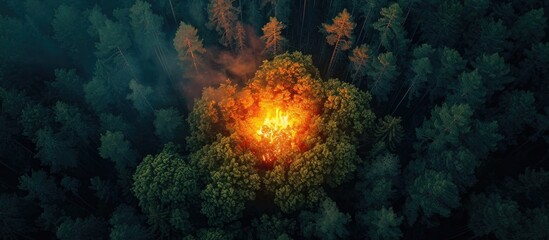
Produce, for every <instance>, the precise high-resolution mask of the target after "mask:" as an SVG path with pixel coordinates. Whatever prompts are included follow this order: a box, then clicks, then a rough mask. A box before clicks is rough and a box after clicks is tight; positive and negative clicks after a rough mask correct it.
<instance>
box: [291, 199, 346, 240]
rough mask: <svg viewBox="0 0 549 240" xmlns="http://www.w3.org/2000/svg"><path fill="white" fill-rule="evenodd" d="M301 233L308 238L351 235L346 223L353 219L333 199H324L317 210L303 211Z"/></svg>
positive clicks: (336, 237) (331, 237) (300, 217)
mask: <svg viewBox="0 0 549 240" xmlns="http://www.w3.org/2000/svg"><path fill="white" fill-rule="evenodd" d="M299 219H300V226H301V233H302V234H303V236H305V237H307V238H311V237H316V238H322V239H339V238H345V237H348V236H349V232H348V230H347V228H346V226H345V225H347V223H349V222H350V221H351V217H350V216H349V215H348V214H345V213H342V212H340V211H339V209H338V208H337V206H336V204H335V202H333V201H332V200H331V199H325V200H324V201H322V203H321V205H320V208H319V209H318V211H317V212H309V211H303V212H301V214H300V216H299Z"/></svg>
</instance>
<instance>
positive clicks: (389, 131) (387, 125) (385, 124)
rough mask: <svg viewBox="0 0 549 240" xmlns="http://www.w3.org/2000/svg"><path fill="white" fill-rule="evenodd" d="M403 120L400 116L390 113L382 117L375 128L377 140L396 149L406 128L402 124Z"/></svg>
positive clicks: (391, 148) (390, 148)
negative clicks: (390, 114)
mask: <svg viewBox="0 0 549 240" xmlns="http://www.w3.org/2000/svg"><path fill="white" fill-rule="evenodd" d="M401 121H402V119H401V118H400V117H393V116H389V115H387V116H385V117H383V118H380V119H379V122H378V124H377V125H376V127H375V130H374V137H375V138H376V141H378V142H383V143H384V144H385V146H387V147H388V148H389V150H395V149H396V147H397V145H398V144H400V142H401V141H402V137H403V136H404V129H403V128H402V126H401V125H400V123H401Z"/></svg>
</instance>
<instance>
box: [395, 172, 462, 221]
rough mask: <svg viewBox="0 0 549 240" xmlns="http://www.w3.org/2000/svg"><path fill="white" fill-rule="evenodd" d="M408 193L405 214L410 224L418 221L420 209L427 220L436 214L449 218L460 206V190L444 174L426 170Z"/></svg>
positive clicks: (410, 187) (409, 188)
mask: <svg viewBox="0 0 549 240" xmlns="http://www.w3.org/2000/svg"><path fill="white" fill-rule="evenodd" d="M407 191H408V194H409V198H408V199H407V200H406V205H405V210H404V213H405V214H406V218H407V220H408V223H409V224H412V223H414V222H415V221H416V219H417V216H418V215H417V211H418V210H419V209H421V213H422V214H423V215H424V216H425V217H427V218H428V217H431V216H432V215H435V214H436V215H441V216H444V217H448V216H450V212H451V210H452V209H454V208H456V207H458V206H459V193H458V188H457V186H456V185H455V184H454V183H452V180H451V178H450V177H448V176H447V175H446V174H444V173H442V172H438V171H433V170H425V172H424V173H422V174H421V175H420V176H419V177H418V178H416V179H415V180H414V182H413V183H412V184H411V185H410V186H409V187H408V189H407Z"/></svg>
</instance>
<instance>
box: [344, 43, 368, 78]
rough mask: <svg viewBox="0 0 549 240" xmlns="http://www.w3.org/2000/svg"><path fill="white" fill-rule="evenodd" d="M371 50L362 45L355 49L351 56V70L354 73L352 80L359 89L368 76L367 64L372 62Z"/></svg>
mask: <svg viewBox="0 0 549 240" xmlns="http://www.w3.org/2000/svg"><path fill="white" fill-rule="evenodd" d="M369 48H370V47H369V46H368V45H366V44H362V45H360V46H358V47H356V48H355V49H353V53H352V55H351V56H349V60H350V61H351V64H350V68H351V71H352V73H351V79H353V83H354V84H355V85H356V86H358V87H360V85H361V83H362V78H363V77H364V76H365V75H366V67H367V66H368V65H367V63H368V62H369V60H370V53H369V52H370V49H369Z"/></svg>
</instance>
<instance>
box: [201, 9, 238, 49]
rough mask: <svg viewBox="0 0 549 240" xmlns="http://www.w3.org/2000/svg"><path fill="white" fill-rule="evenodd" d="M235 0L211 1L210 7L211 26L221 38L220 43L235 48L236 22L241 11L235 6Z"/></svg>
mask: <svg viewBox="0 0 549 240" xmlns="http://www.w3.org/2000/svg"><path fill="white" fill-rule="evenodd" d="M233 2H234V0H211V1H210V4H209V5H208V16H209V19H210V22H209V23H208V24H209V26H211V27H214V28H215V30H216V31H217V33H218V34H219V35H220V36H221V37H220V38H219V43H221V44H223V46H225V47H229V46H234V43H235V39H236V21H237V19H238V13H239V11H240V10H239V9H237V8H236V7H234V6H233Z"/></svg>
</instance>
